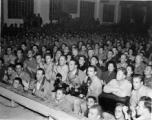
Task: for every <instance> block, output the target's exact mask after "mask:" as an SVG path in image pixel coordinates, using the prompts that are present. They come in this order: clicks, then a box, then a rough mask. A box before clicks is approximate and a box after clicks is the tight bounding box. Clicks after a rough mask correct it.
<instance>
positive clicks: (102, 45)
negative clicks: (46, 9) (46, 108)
mask: <svg viewBox="0 0 152 120" xmlns="http://www.w3.org/2000/svg"><path fill="white" fill-rule="evenodd" d="M143 26H144V25H136V24H129V25H128V24H127V25H125V24H122V23H120V24H112V25H106V24H102V25H98V26H97V25H96V24H95V23H94V22H91V21H89V20H88V21H87V22H85V23H84V22H82V21H81V20H80V19H75V20H73V19H71V21H69V23H68V24H65V25H63V23H59V24H55V25H53V24H51V23H50V24H48V25H45V26H44V27H38V28H37V29H34V28H30V30H25V29H23V28H19V29H20V30H18V28H14V30H13V31H12V30H11V29H10V28H7V27H6V28H3V30H2V36H1V42H0V81H2V82H5V83H6V84H8V85H10V84H11V85H12V86H13V87H14V88H15V89H17V88H23V90H24V91H28V90H30V89H32V90H33V95H35V96H37V97H39V98H43V99H48V100H49V99H50V98H51V97H52V98H53V99H54V103H55V104H56V105H57V106H58V107H61V108H63V109H68V110H69V111H73V112H75V113H77V114H78V113H80V112H82V113H83V114H84V116H86V117H88V118H89V119H91V120H102V119H103V110H102V109H101V107H102V106H100V105H97V102H98V97H99V95H100V94H102V93H103V92H105V93H107V94H109V93H110V94H114V95H116V96H117V97H119V98H122V97H123V98H125V97H130V101H129V105H130V106H128V107H125V106H124V105H123V104H117V106H116V108H115V111H113V112H114V113H115V114H114V115H115V119H116V120H124V119H126V118H127V117H126V116H127V115H128V112H126V111H127V109H129V110H131V109H134V111H135V108H136V106H137V108H136V109H137V116H139V117H138V118H137V116H136V115H135V114H133V115H134V116H133V115H132V116H130V117H128V119H129V118H132V119H133V120H150V119H149V115H150V114H151V107H150V105H151V104H150V103H149V102H150V101H151V99H150V98H152V96H151V89H152V66H151V65H152V59H151V58H152V53H151V52H152V51H151V50H152V49H151V47H152V42H151V41H152V40H151V38H150V37H149V36H148V35H147V33H146V32H142V31H143V29H145V28H143ZM9 29H10V30H9ZM145 31H146V30H145ZM59 74H60V75H61V76H62V77H61V81H60V82H61V84H62V87H56V88H55V85H56V83H58V81H57V79H58V75H59ZM103 85H104V87H103ZM65 86H66V87H65ZM54 88H55V91H54ZM17 90H18V89H17ZM52 90H53V91H52ZM53 92H56V93H55V95H54V96H53ZM110 94H109V95H110ZM143 96H146V97H143ZM149 97H150V98H149ZM141 108H142V109H141ZM128 116H129V115H128ZM104 119H105V118H104Z"/></svg>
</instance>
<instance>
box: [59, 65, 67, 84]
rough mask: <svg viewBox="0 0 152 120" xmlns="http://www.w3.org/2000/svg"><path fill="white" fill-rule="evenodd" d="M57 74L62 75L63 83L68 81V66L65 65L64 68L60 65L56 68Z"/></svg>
mask: <svg viewBox="0 0 152 120" xmlns="http://www.w3.org/2000/svg"><path fill="white" fill-rule="evenodd" d="M56 71H57V73H60V74H61V75H62V82H64V81H66V79H67V74H68V66H67V65H66V64H65V65H64V66H60V65H58V66H57V67H56Z"/></svg>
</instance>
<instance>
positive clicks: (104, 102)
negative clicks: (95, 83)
mask: <svg viewBox="0 0 152 120" xmlns="http://www.w3.org/2000/svg"><path fill="white" fill-rule="evenodd" d="M98 99H99V105H101V106H102V108H103V110H104V112H108V113H111V114H114V110H115V107H116V104H117V103H124V104H125V105H128V104H129V99H130V97H128V96H127V97H118V96H116V95H114V94H111V93H104V92H103V93H102V94H100V95H99V97H98Z"/></svg>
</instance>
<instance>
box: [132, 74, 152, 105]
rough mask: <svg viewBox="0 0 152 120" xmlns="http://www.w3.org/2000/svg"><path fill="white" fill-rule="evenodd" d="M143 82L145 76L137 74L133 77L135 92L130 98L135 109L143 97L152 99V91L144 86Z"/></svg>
mask: <svg viewBox="0 0 152 120" xmlns="http://www.w3.org/2000/svg"><path fill="white" fill-rule="evenodd" d="M143 80H144V78H143V76H141V75H139V74H135V75H134V76H133V91H132V93H131V96H130V106H131V107H134V108H135V107H136V106H137V104H138V102H139V100H140V98H141V97H142V96H147V97H150V98H152V95H151V93H152V89H150V88H148V87H146V86H145V85H143Z"/></svg>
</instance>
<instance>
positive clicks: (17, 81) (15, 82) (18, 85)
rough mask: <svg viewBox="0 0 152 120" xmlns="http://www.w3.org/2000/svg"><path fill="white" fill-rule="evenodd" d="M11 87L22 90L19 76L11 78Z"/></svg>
mask: <svg viewBox="0 0 152 120" xmlns="http://www.w3.org/2000/svg"><path fill="white" fill-rule="evenodd" d="M13 88H15V89H20V90H21V89H22V90H23V86H22V79H21V78H19V77H16V78H15V79H14V80H13Z"/></svg>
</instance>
